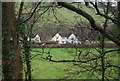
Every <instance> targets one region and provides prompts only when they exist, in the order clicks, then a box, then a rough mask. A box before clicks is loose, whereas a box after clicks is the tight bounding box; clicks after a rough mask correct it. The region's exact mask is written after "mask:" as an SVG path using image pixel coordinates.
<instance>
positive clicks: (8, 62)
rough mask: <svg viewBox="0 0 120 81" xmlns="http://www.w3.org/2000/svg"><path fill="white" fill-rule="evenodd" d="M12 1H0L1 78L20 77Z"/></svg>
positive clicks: (19, 61) (20, 68) (16, 31)
mask: <svg viewBox="0 0 120 81" xmlns="http://www.w3.org/2000/svg"><path fill="white" fill-rule="evenodd" d="M14 5H15V3H14V2H9V3H8V2H5V3H2V11H3V12H2V17H3V18H2V19H3V20H2V21H3V22H2V26H3V29H2V33H3V34H2V37H3V40H2V42H3V46H2V48H3V49H2V52H3V55H2V69H3V79H4V81H7V80H6V79H10V80H11V81H13V79H15V80H18V79H22V59H21V53H20V47H19V41H18V38H19V37H18V36H19V35H18V30H17V23H16V19H15V14H14V13H15V11H14V8H15V7H14Z"/></svg>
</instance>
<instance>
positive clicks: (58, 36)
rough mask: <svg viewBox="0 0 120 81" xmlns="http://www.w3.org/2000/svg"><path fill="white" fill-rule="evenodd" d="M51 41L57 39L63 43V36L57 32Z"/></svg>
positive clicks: (59, 42)
mask: <svg viewBox="0 0 120 81" xmlns="http://www.w3.org/2000/svg"><path fill="white" fill-rule="evenodd" d="M51 41H56V42H58V44H62V37H61V35H60V34H59V33H57V34H56V35H55V36H54V37H53V38H52V39H51Z"/></svg>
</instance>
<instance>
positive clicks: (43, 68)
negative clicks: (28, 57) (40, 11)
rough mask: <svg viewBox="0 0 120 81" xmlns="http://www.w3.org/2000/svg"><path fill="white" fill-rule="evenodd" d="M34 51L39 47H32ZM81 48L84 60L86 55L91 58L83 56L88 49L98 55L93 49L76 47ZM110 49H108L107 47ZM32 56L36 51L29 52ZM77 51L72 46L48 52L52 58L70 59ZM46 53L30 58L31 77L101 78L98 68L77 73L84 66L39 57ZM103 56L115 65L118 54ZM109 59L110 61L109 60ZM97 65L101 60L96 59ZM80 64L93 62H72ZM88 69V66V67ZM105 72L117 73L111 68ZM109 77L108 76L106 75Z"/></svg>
mask: <svg viewBox="0 0 120 81" xmlns="http://www.w3.org/2000/svg"><path fill="white" fill-rule="evenodd" d="M32 50H34V51H42V49H41V48H35V49H32ZM49 50H50V48H46V49H44V51H45V52H48V51H49ZM77 50H81V51H83V52H82V55H81V59H82V60H85V59H87V58H88V57H89V58H92V57H93V55H92V54H91V55H88V56H85V54H86V53H87V52H88V51H90V52H93V53H94V54H96V55H99V53H98V52H97V51H96V50H95V49H77ZM107 50H110V49H107ZM31 53H32V57H33V56H34V55H36V54H38V52H31ZM78 53H79V52H76V49H74V48H52V49H51V50H50V54H51V55H52V59H53V60H72V59H75V55H77V54H78ZM46 56H47V54H45V53H44V54H43V55H38V56H36V57H35V58H33V59H32V78H33V79H63V78H67V79H98V78H101V72H100V71H98V70H94V72H93V71H92V70H91V71H87V72H82V73H78V72H79V71H84V70H85V69H86V68H81V67H78V66H73V63H70V62H69V63H68V62H67V63H65V62H64V63H63V62H62V63H60V62H50V61H48V60H44V59H41V57H46ZM105 58H107V59H106V60H105V61H109V63H110V64H114V65H117V64H118V56H117V52H112V53H109V54H107V55H105ZM110 60H111V61H110ZM98 61H99V62H98V63H97V64H98V65H99V64H101V60H98ZM74 64H78V65H81V66H87V65H92V66H94V62H88V63H87V64H83V63H74ZM88 69H90V68H88ZM107 72H111V74H110V73H109V74H110V75H111V76H114V77H117V74H116V73H115V72H114V70H113V71H111V69H107V70H106V73H105V74H108V73H107ZM108 78H110V77H108Z"/></svg>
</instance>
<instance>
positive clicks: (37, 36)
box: [28, 34, 41, 43]
mask: <svg viewBox="0 0 120 81" xmlns="http://www.w3.org/2000/svg"><path fill="white" fill-rule="evenodd" d="M29 40H30V38H29V37H28V41H29ZM31 41H32V42H36V43H41V40H40V36H39V35H38V34H37V35H35V37H33V38H31Z"/></svg>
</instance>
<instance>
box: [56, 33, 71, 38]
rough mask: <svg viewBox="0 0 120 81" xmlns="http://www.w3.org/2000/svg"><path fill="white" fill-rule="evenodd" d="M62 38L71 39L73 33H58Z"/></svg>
mask: <svg viewBox="0 0 120 81" xmlns="http://www.w3.org/2000/svg"><path fill="white" fill-rule="evenodd" d="M58 33H59V34H60V35H61V36H62V37H69V36H70V35H71V34H72V33H71V32H58Z"/></svg>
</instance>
